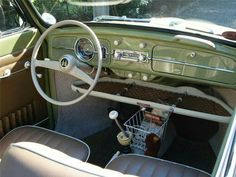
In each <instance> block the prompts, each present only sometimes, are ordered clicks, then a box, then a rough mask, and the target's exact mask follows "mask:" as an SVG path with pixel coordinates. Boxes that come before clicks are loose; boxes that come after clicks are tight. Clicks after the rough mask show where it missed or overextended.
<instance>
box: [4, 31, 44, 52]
mask: <svg viewBox="0 0 236 177" xmlns="http://www.w3.org/2000/svg"><path fill="white" fill-rule="evenodd" d="M38 37H39V33H38V30H37V29H35V28H30V29H25V30H23V31H20V32H17V33H16V34H14V35H9V36H4V37H2V38H1V40H0V46H1V50H0V56H5V55H8V54H11V53H14V52H19V51H22V50H24V49H29V48H32V47H33V46H34V44H35V43H36V41H37V40H38Z"/></svg>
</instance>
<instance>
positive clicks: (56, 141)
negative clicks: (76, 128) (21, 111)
mask: <svg viewBox="0 0 236 177" xmlns="http://www.w3.org/2000/svg"><path fill="white" fill-rule="evenodd" d="M16 142H35V143H39V144H43V145H46V146H48V147H50V148H53V149H56V150H59V151H62V152H63V153H65V154H67V155H69V156H71V157H74V158H76V159H80V160H82V161H87V160H88V157H89V155H90V149H89V147H88V145H87V144H85V143H84V142H82V141H80V140H78V139H76V138H73V137H69V136H66V135H63V134H60V133H57V132H55V131H51V130H48V129H45V128H40V127H36V126H23V127H19V128H16V129H14V130H12V131H11V132H9V133H8V134H7V135H6V136H4V137H3V138H2V139H1V140H0V159H1V158H2V155H3V153H4V152H5V150H6V149H7V148H8V146H9V145H10V144H11V143H16Z"/></svg>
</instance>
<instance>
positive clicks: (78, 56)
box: [74, 37, 95, 62]
mask: <svg viewBox="0 0 236 177" xmlns="http://www.w3.org/2000/svg"><path fill="white" fill-rule="evenodd" d="M81 39H87V40H88V41H89V42H90V43H91V44H92V47H93V56H92V58H90V59H89V60H85V59H84V58H83V57H81V56H80V55H79V54H78V53H77V52H76V46H77V45H78V42H79V40H81ZM94 51H95V47H94V44H93V42H92V41H91V40H90V39H88V38H86V37H82V38H78V39H77V40H76V41H75V44H74V53H75V56H76V57H77V58H78V59H79V60H81V61H83V62H89V61H91V60H92V59H93V57H94V54H95V53H94Z"/></svg>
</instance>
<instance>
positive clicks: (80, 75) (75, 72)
mask: <svg viewBox="0 0 236 177" xmlns="http://www.w3.org/2000/svg"><path fill="white" fill-rule="evenodd" d="M69 74H70V75H72V76H75V77H76V78H78V79H80V80H82V81H84V82H86V83H87V84H89V85H92V84H93V82H94V80H93V79H92V78H91V77H90V76H89V75H88V74H86V73H85V72H84V71H82V70H81V69H79V68H78V67H74V68H73V69H72V70H71V71H70V72H69Z"/></svg>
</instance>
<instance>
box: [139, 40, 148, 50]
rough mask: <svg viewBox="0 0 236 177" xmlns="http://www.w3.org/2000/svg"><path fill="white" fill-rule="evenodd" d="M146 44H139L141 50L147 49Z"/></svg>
mask: <svg viewBox="0 0 236 177" xmlns="http://www.w3.org/2000/svg"><path fill="white" fill-rule="evenodd" d="M146 45H147V44H146V43H145V42H141V43H139V48H140V49H143V48H145V47H146Z"/></svg>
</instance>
